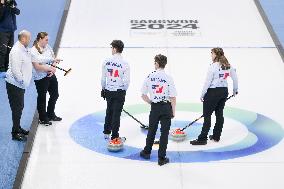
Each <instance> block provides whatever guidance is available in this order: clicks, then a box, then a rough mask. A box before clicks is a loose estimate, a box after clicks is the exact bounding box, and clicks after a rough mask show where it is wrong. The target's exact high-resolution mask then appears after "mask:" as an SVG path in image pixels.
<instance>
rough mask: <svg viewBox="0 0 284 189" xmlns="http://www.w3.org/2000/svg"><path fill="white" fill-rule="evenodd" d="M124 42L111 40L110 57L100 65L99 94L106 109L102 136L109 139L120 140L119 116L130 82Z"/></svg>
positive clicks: (121, 139) (122, 138)
mask: <svg viewBox="0 0 284 189" xmlns="http://www.w3.org/2000/svg"><path fill="white" fill-rule="evenodd" d="M123 48H124V44H123V42H122V41H121V40H113V41H112V43H111V50H112V55H113V56H112V57H111V58H108V59H106V60H105V61H104V62H103V65H102V78H101V86H102V91H101V96H102V97H103V98H104V99H106V101H107V109H106V116H105V124H104V131H103V133H104V137H105V139H109V137H110V134H111V141H110V142H112V141H114V140H115V141H117V140H120V141H121V142H123V141H124V140H125V138H124V137H119V128H120V116H121V112H122V108H123V105H124V102H125V95H126V90H127V89H128V87H129V83H130V68H129V64H128V62H127V61H125V60H124V59H123V57H122V55H121V54H122V51H123Z"/></svg>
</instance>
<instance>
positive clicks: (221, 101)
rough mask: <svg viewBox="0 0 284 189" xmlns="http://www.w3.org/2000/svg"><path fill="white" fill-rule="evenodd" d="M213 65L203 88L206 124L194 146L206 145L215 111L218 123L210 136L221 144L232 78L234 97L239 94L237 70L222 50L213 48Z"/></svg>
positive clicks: (202, 97) (202, 96)
mask: <svg viewBox="0 0 284 189" xmlns="http://www.w3.org/2000/svg"><path fill="white" fill-rule="evenodd" d="M211 57H212V61H213V63H212V64H211V65H210V67H209V70H208V73H207V78H206V81H205V84H204V87H203V91H202V94H201V98H200V100H201V101H202V102H203V116H204V123H203V127H202V131H201V134H200V135H199V136H198V138H197V139H196V140H193V141H190V144H192V145H206V144H207V135H208V132H209V130H210V127H211V115H212V113H213V112H214V111H215V115H216V123H215V126H214V129H213V134H212V135H210V136H209V139H210V140H213V141H215V142H219V140H220V137H221V133H222V129H223V124H224V116H223V109H224V107H225V102H226V98H227V97H228V83H227V78H228V77H229V76H230V77H231V78H232V80H233V95H234V96H235V95H237V94H238V78H237V74H236V70H235V69H234V68H232V66H231V65H230V64H229V62H228V60H227V58H226V57H225V54H224V51H223V49H222V48H213V49H212V50H211Z"/></svg>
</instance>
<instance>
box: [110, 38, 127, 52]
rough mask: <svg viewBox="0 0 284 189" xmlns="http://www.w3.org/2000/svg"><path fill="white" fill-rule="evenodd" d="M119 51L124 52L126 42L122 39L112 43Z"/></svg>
mask: <svg viewBox="0 0 284 189" xmlns="http://www.w3.org/2000/svg"><path fill="white" fill-rule="evenodd" d="M110 45H111V46H112V47H113V48H115V49H116V51H117V52H118V53H122V51H123V48H124V44H123V42H122V41H121V40H113V41H112V42H111V44H110Z"/></svg>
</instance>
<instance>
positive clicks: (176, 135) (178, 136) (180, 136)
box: [170, 129, 186, 142]
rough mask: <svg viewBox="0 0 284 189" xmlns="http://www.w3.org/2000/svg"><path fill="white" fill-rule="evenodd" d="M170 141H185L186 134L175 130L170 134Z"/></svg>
mask: <svg viewBox="0 0 284 189" xmlns="http://www.w3.org/2000/svg"><path fill="white" fill-rule="evenodd" d="M170 136H171V139H172V140H173V141H177V142H180V141H184V140H185V139H186V133H185V132H184V131H182V130H181V129H175V130H173V131H172V132H171V133H170Z"/></svg>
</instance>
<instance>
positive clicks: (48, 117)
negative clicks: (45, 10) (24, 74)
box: [31, 32, 62, 126]
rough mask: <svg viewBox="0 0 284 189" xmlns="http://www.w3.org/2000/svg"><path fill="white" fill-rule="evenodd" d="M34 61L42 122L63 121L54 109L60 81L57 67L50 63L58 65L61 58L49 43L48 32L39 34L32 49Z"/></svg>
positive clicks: (46, 123) (49, 123)
mask: <svg viewBox="0 0 284 189" xmlns="http://www.w3.org/2000/svg"><path fill="white" fill-rule="evenodd" d="M31 54H32V63H33V67H34V80H35V85H36V89H37V93H38V97H37V110H38V113H39V121H40V124H42V125H45V126H49V125H52V123H51V122H50V121H61V120H62V119H61V118H60V117H57V116H56V114H55V112H54V110H55V104H56V101H57V99H58V97H59V94H58V82H57V78H56V76H55V71H56V69H55V68H54V67H52V66H50V64H53V65H56V64H58V63H59V62H60V59H56V58H55V55H54V52H53V50H52V48H51V47H50V46H49V45H48V34H47V33H46V32H40V33H38V34H37V37H36V40H35V41H34V44H33V47H32V49H31ZM47 92H48V93H49V96H50V97H49V101H48V106H47V110H46V93H47Z"/></svg>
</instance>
